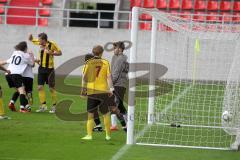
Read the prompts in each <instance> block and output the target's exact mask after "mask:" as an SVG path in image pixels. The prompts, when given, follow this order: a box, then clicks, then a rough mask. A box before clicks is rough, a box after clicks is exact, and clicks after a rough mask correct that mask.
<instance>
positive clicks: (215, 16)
mask: <svg viewBox="0 0 240 160" xmlns="http://www.w3.org/2000/svg"><path fill="white" fill-rule="evenodd" d="M207 21H209V22H217V21H219V17H218V13H217V12H208V16H207Z"/></svg>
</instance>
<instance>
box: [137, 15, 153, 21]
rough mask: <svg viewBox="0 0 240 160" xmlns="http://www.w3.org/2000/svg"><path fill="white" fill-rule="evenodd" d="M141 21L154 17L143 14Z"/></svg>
mask: <svg viewBox="0 0 240 160" xmlns="http://www.w3.org/2000/svg"><path fill="white" fill-rule="evenodd" d="M140 19H142V20H151V19H152V16H151V15H149V14H141V15H140Z"/></svg>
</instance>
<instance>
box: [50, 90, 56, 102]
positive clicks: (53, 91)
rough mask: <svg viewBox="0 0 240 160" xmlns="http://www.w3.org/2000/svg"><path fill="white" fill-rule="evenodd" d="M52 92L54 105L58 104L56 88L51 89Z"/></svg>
mask: <svg viewBox="0 0 240 160" xmlns="http://www.w3.org/2000/svg"><path fill="white" fill-rule="evenodd" d="M50 93H51V97H52V105H56V104H57V93H56V90H55V89H51V91H50Z"/></svg>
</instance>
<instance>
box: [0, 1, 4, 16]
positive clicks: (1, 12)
mask: <svg viewBox="0 0 240 160" xmlns="http://www.w3.org/2000/svg"><path fill="white" fill-rule="evenodd" d="M0 14H4V4H1V3H0Z"/></svg>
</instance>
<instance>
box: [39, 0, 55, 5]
mask: <svg viewBox="0 0 240 160" xmlns="http://www.w3.org/2000/svg"><path fill="white" fill-rule="evenodd" d="M42 4H43V5H52V4H53V0H42Z"/></svg>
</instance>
